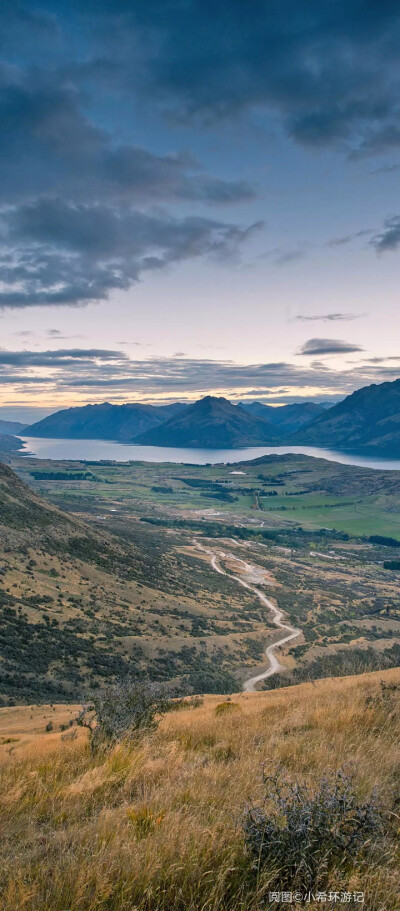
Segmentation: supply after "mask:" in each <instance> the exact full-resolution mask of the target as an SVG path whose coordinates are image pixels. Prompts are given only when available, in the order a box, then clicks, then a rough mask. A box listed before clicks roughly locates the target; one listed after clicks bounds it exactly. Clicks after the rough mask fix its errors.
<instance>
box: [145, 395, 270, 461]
mask: <svg viewBox="0 0 400 911" xmlns="http://www.w3.org/2000/svg"><path fill="white" fill-rule="evenodd" d="M280 438H281V434H280V432H279V430H278V429H277V428H276V427H274V426H273V425H272V424H268V423H267V421H261V420H260V419H259V418H254V417H253V416H252V415H250V414H248V412H247V411H245V409H243V408H238V407H237V405H232V404H231V403H230V402H228V400H227V399H224V398H215V397H213V396H211V395H208V396H206V397H205V398H204V399H200V401H198V402H195V404H194V405H189V406H188V407H187V408H186V409H185V411H183V412H181V413H180V414H178V416H177V417H174V418H171V419H170V420H169V421H166V422H165V423H164V424H161V425H160V426H158V427H155V428H153V430H150V431H148V432H146V433H144V434H141V435H140V436H139V437H138V438H137V439H136V441H135V442H136V443H143V444H147V445H149V446H201V447H202V448H215V449H218V448H226V449H230V448H234V447H237V446H257V445H262V444H263V443H264V444H266V445H268V444H269V443H271V444H273V443H276V442H278V441H279V440H280Z"/></svg>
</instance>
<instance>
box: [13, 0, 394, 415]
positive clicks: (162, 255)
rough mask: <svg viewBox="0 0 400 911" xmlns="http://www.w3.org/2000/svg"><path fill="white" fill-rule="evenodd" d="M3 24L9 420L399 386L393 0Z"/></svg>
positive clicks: (230, 5) (124, 0)
mask: <svg viewBox="0 0 400 911" xmlns="http://www.w3.org/2000/svg"><path fill="white" fill-rule="evenodd" d="M0 16H1V19H2V21H1V22H0V26H1V34H2V48H1V53H2V62H1V66H0V117H1V124H2V141H1V147H0V205H1V214H0V239H1V250H0V308H1V309H0V333H1V338H0V405H1V406H2V408H5V409H6V410H4V411H3V412H2V414H3V415H5V414H8V415H9V416H10V415H15V417H17V416H18V414H21V415H22V414H24V415H26V414H28V411H27V409H28V410H29V409H31V408H33V407H37V408H40V409H44V410H54V409H55V408H60V407H65V406H67V405H72V404H77V403H82V404H84V403H86V402H100V401H105V400H108V401H114V402H122V401H135V400H136V401H137V400H142V401H161V400H166V401H173V400H177V399H179V400H184V399H194V398H198V397H199V395H202V394H205V393H208V392H211V393H216V394H220V395H226V396H228V397H230V398H232V399H239V398H241V399H243V398H248V399H250V400H251V399H255V398H257V399H259V400H264V401H266V402H272V403H280V402H284V401H298V400H300V399H303V400H304V399H313V400H314V401H318V400H327V399H328V398H330V397H331V398H332V400H337V399H339V398H341V397H343V396H344V395H346V394H347V393H348V392H351V391H353V390H354V389H355V388H358V387H360V386H363V385H366V384H368V383H371V382H382V381H384V380H387V379H389V380H390V379H395V378H396V377H397V376H399V375H400V349H399V346H398V337H399V321H400V318H399V261H400V198H399V192H398V188H399V179H400V64H399V42H400V6H399V4H398V3H397V2H394V0H392V2H391V0H381V2H379V3H377V2H374V0H334V2H332V0H307V2H306V3H300V2H299V0H263V2H259V0H251V2H249V3H244V2H243V0H223V2H221V3H215V0H213V2H209V0H197V2H195V0H143V2H141V0H85V2H82V0H43V2H33V0H26V2H24V0H21V2H19V0H3V3H2V11H1V14H0ZM22 408H23V409H24V411H23V412H22V410H21V411H19V409H22ZM29 413H30V412H29Z"/></svg>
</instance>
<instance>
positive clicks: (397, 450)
mask: <svg viewBox="0 0 400 911" xmlns="http://www.w3.org/2000/svg"><path fill="white" fill-rule="evenodd" d="M292 442H293V443H301V444H305V445H309V446H325V447H327V448H334V449H343V450H346V451H348V452H352V451H353V452H355V451H357V452H365V453H366V454H370V455H381V456H386V457H389V458H390V457H393V458H396V457H397V458H399V456H400V379H398V380H394V381H393V382H390V383H381V384H380V385H379V386H376V385H372V386H365V387H364V388H363V389H358V390H357V391H356V392H353V393H352V395H349V396H347V398H345V399H344V401H343V402H339V403H338V404H337V405H334V406H333V407H332V408H330V409H329V410H328V411H327V412H325V413H324V414H322V415H320V417H318V418H317V419H316V420H315V421H313V422H312V424H309V425H308V426H307V427H305V428H303V429H302V430H300V431H299V432H298V433H296V434H295V435H294V436H293V437H292Z"/></svg>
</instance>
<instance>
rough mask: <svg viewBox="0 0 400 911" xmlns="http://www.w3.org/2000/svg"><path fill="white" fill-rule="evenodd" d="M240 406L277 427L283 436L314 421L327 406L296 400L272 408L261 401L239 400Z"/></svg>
mask: <svg viewBox="0 0 400 911" xmlns="http://www.w3.org/2000/svg"><path fill="white" fill-rule="evenodd" d="M240 407H241V408H244V409H245V411H248V412H249V414H251V415H252V416H253V417H255V418H260V419H261V420H263V421H269V422H270V423H271V424H274V425H275V426H276V427H279V428H280V429H281V431H282V433H283V434H284V436H285V437H289V436H291V435H292V434H293V433H296V431H297V430H299V429H300V427H303V426H304V425H305V424H309V423H310V422H311V421H314V420H315V418H317V417H319V415H321V414H323V413H324V411H325V410H326V408H327V407H329V406H327V405H319V404H316V403H315V402H298V403H296V404H294V405H279V407H277V408H273V407H272V405H264V404H263V403H262V402H249V403H247V402H240Z"/></svg>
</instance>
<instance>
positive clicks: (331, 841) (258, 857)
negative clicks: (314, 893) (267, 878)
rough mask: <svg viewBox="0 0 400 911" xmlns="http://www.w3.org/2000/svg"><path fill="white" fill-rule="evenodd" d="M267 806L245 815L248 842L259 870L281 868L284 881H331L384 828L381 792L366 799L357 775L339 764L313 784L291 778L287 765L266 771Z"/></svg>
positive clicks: (308, 884)
mask: <svg viewBox="0 0 400 911" xmlns="http://www.w3.org/2000/svg"><path fill="white" fill-rule="evenodd" d="M264 783H265V787H266V795H265V800H264V802H263V804H262V806H250V807H248V808H247V810H246V813H245V816H244V833H245V840H246V844H247V848H248V850H249V852H250V854H251V855H252V856H253V859H254V866H255V868H256V869H257V870H260V869H262V867H264V866H268V867H269V868H270V869H271V870H273V869H275V870H279V881H280V883H283V884H287V883H290V885H293V886H295V887H297V888H304V889H313V888H323V887H324V886H325V887H326V886H327V885H329V875H330V874H331V873H332V871H334V870H338V869H339V868H341V869H348V868H351V866H352V864H353V862H354V860H355V858H356V856H357V855H358V854H359V853H361V851H362V850H364V849H366V847H367V845H368V844H369V842H370V840H371V839H372V838H373V837H374V836H375V837H376V836H377V835H378V834H379V833H380V832H381V829H382V822H381V811H380V808H379V805H378V803H377V799H376V796H375V794H372V795H371V797H370V798H369V799H368V800H366V801H365V802H363V801H360V800H359V798H358V797H357V794H356V792H355V789H354V784H353V777H352V776H351V775H348V774H346V773H345V772H344V771H343V770H339V771H338V772H336V773H335V775H334V776H333V777H332V778H331V779H328V778H322V779H320V780H319V781H318V782H317V783H316V785H315V787H314V788H313V789H312V790H311V789H309V788H308V787H306V786H305V785H301V784H298V783H295V784H294V783H293V782H291V781H290V780H289V779H288V778H287V777H286V776H285V775H284V773H283V770H282V769H278V771H277V772H276V773H275V774H273V775H271V776H265V775H264Z"/></svg>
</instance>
